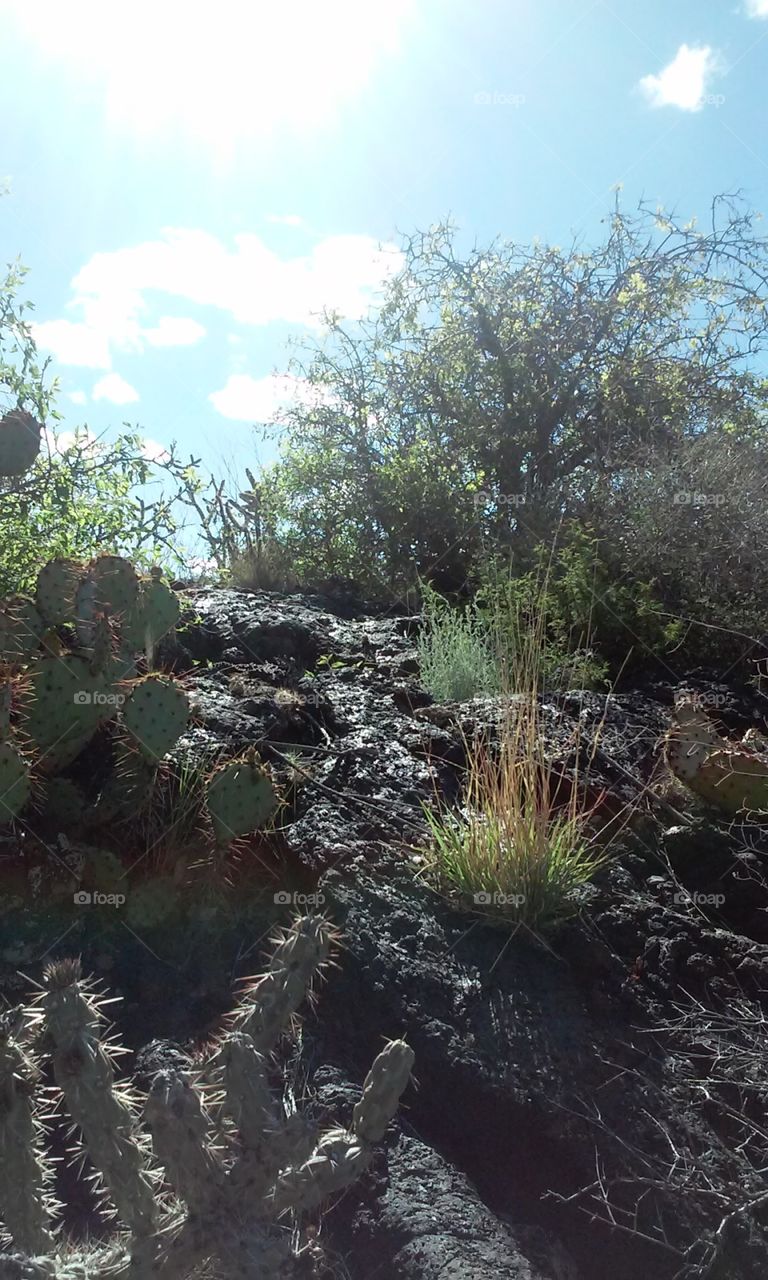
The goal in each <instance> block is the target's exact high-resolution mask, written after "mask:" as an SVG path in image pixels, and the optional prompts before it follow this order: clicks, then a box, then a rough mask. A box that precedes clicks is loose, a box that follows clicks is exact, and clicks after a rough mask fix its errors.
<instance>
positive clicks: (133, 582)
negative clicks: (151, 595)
mask: <svg viewBox="0 0 768 1280" xmlns="http://www.w3.org/2000/svg"><path fill="white" fill-rule="evenodd" d="M89 572H90V573H91V575H92V576H93V579H94V582H95V584H96V592H95V606H96V611H97V612H98V613H107V614H109V616H110V617H115V618H124V617H128V615H129V614H131V613H132V612H133V611H134V610H135V608H136V601H137V599H138V594H139V579H138V575H137V573H136V570H135V569H134V567H133V565H132V564H131V562H130V560H124V559H123V557H122V556H110V555H104V556H97V558H96V559H95V560H94V561H93V562H92V563H91V566H90V570H89Z"/></svg>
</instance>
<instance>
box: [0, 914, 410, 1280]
mask: <svg viewBox="0 0 768 1280" xmlns="http://www.w3.org/2000/svg"><path fill="white" fill-rule="evenodd" d="M332 937H333V934H332V930H331V929H330V927H329V925H328V923H327V922H326V921H324V920H322V919H320V918H318V917H305V918H303V919H299V920H297V921H296V922H295V923H294V925H293V926H292V927H291V929H289V930H288V931H287V932H286V933H285V934H283V935H281V936H280V937H279V938H278V939H277V940H276V946H275V950H274V953H273V956H272V960H271V962H270V965H269V969H268V971H267V973H265V974H264V975H263V977H261V978H257V979H254V980H252V981H251V982H250V983H249V984H248V985H247V987H246V989H245V990H244V992H243V994H242V995H241V997H240V1000H239V1003H238V1005H237V1008H236V1010H235V1018H234V1026H233V1028H232V1029H231V1030H229V1031H227V1032H225V1033H224V1034H223V1035H222V1037H221V1038H220V1040H219V1042H218V1044H216V1045H214V1047H213V1048H212V1049H209V1050H208V1051H207V1052H206V1054H205V1055H204V1057H203V1058H202V1059H201V1061H200V1064H199V1069H196V1070H194V1071H190V1072H183V1071H180V1070H178V1069H176V1068H170V1069H166V1070H163V1071H160V1072H158V1073H157V1075H156V1076H155V1079H154V1081H153V1083H152V1085H151V1087H150V1089H149V1093H148V1095H147V1096H146V1098H144V1099H143V1100H140V1099H139V1098H138V1097H137V1096H136V1094H135V1092H134V1091H131V1090H129V1089H127V1088H126V1087H125V1086H124V1085H122V1084H120V1083H118V1082H117V1080H116V1070H115V1064H114V1061H113V1058H114V1054H115V1050H114V1049H113V1048H112V1047H111V1046H110V1044H109V1042H106V1041H105V1040H104V1039H103V1032H104V1028H105V1018H104V1015H103V1014H102V1011H101V1006H102V1003H103V1001H102V998H101V997H100V996H99V995H98V994H97V992H96V990H95V988H94V987H93V985H92V984H90V983H88V982H86V981H85V980H84V979H83V976H82V973H81V969H80V963H79V961H77V960H61V961H59V962H57V963H54V964H52V965H49V966H48V968H47V969H46V972H45V975H44V981H43V989H42V991H41V992H40V994H39V996H37V997H36V999H35V1001H34V1003H33V1004H32V1005H31V1006H30V1007H29V1008H28V1009H26V1010H24V1011H23V1012H22V1013H21V1014H17V1013H13V1014H6V1015H0V1101H1V1102H2V1105H1V1106H0V1152H2V1155H3V1159H2V1161H0V1219H2V1222H3V1224H4V1226H5V1228H6V1231H7V1233H8V1235H9V1236H10V1240H11V1252H9V1253H6V1254H2V1253H0V1276H2V1277H3V1280H86V1278H87V1280H115V1278H116V1277H120V1278H121V1280H153V1278H154V1280H192V1278H193V1277H196V1276H198V1275H200V1274H203V1272H202V1268H203V1267H211V1268H212V1270H211V1274H215V1275H216V1276H220V1277H222V1280H251V1278H252V1277H256V1276H258V1277H259V1278H260V1280H287V1278H288V1277H289V1276H291V1275H292V1274H295V1271H294V1266H295V1264H296V1262H297V1260H298V1259H299V1258H301V1259H302V1262H303V1264H304V1267H305V1269H304V1271H303V1272H302V1274H304V1275H306V1274H307V1270H306V1263H307V1261H308V1257H309V1252H308V1250H307V1248H306V1247H305V1242H304V1241H303V1239H302V1234H301V1215H302V1214H303V1213H305V1212H307V1211H309V1210H312V1209H315V1208H316V1207H317V1206H318V1205H320V1204H322V1203H323V1201H324V1200H326V1199H327V1198H328V1197H329V1196H330V1195H332V1194H334V1193H335V1192H338V1191H342V1190H344V1189H345V1188H346V1187H348V1186H349V1185H350V1184H351V1183H353V1182H354V1181H355V1180H356V1179H357V1178H358V1177H359V1176H360V1174H361V1173H363V1172H364V1170H365V1169H366V1168H367V1166H368V1164H369V1163H370V1160H371V1156H372V1154H373V1149H374V1144H375V1143H378V1142H380V1141H381V1140H382V1139H383V1137H384V1135H385V1131H386V1128H387V1126H388V1124H389V1122H390V1121H391V1120H392V1118H393V1117H394V1115H395V1113H396V1111H397V1107H398V1105H399V1102H400V1098H401V1096H402V1094H403V1092H404V1090H405V1089H406V1087H407V1085H408V1082H409V1080H410V1075H411V1070H412V1067H413V1051H412V1050H411V1049H410V1047H409V1046H408V1045H407V1044H406V1043H405V1042H404V1041H403V1040H394V1041H392V1042H390V1043H389V1044H387V1045H386V1046H385V1047H384V1049H383V1050H382V1051H381V1053H380V1054H379V1055H378V1057H377V1058H376V1060H375V1062H374V1064H373V1066H372V1068H371V1070H370V1071H369V1073H368V1076H367V1077H366V1080H365V1083H364V1085H363V1090H362V1096H361V1098H360V1101H359V1102H358V1103H357V1105H356V1106H355V1108H354V1111H353V1114H352V1117H351V1123H350V1126H349V1128H337V1129H331V1130H329V1131H328V1132H326V1133H324V1134H320V1135H319V1136H318V1135H317V1134H316V1133H315V1131H314V1128H313V1127H312V1126H311V1125H310V1124H308V1123H307V1122H305V1121H304V1120H303V1118H302V1117H301V1116H299V1115H297V1114H295V1113H294V1114H290V1115H289V1114H286V1113H285V1112H284V1110H283V1107H282V1105H281V1101H280V1098H281V1095H282V1089H278V1090H276V1091H274V1092H273V1089H272V1087H271V1081H272V1078H273V1077H274V1074H275V1068H274V1060H273V1058H272V1057H271V1056H270V1055H271V1051H272V1048H273V1046H274V1045H275V1043H276V1041H277V1039H278V1038H279V1037H280V1036H281V1035H282V1034H283V1033H287V1032H289V1031H290V1030H291V1027H292V1025H293V1015H294V1013H295V1010H296V1008H297V1006H298V1004H299V1003H300V1001H301V1000H302V999H303V998H304V996H305V995H306V994H307V991H308V989H309V988H310V987H311V984H312V981H313V979H314V978H315V976H316V975H317V974H318V972H319V971H320V969H321V968H322V966H323V965H324V964H325V962H326V960H327V957H328V952H329V949H330V945H331V942H332ZM110 1003H111V1002H110ZM36 1029H39V1030H40V1031H42V1032H44V1035H42V1036H37V1035H35V1034H34V1032H35V1030H36ZM33 1043H34V1044H37V1045H39V1046H40V1045H44V1046H45V1047H46V1049H47V1050H48V1051H49V1052H50V1054H51V1059H52V1065H53V1075H54V1079H55V1082H56V1088H57V1090H58V1092H59V1093H60V1095H61V1100H62V1103H63V1106H64V1108H65V1109H66V1110H67V1111H68V1112H69V1115H70V1117H71V1119H72V1121H73V1126H74V1131H75V1133H76V1135H77V1139H78V1144H79V1146H80V1147H81V1150H82V1153H83V1155H84V1156H86V1157H87V1158H88V1160H89V1162H90V1164H91V1165H92V1166H93V1169H94V1170H95V1175H96V1178H97V1180H98V1182H99V1183H100V1186H101V1193H102V1197H103V1199H104V1201H105V1202H106V1203H107V1205H109V1206H111V1207H112V1209H113V1210H114V1213H115V1215H116V1216H117V1218H118V1220H119V1224H120V1227H121V1230H120V1232H119V1234H117V1235H116V1236H115V1238H114V1240H113V1241H111V1242H108V1243H106V1244H105V1243H100V1244H93V1243H89V1242H88V1241H87V1240H86V1241H83V1242H77V1241H73V1240H67V1239H64V1238H62V1237H61V1235H60V1234H59V1233H58V1232H57V1229H56V1216H57V1211H58V1206H57V1205H56V1204H55V1203H54V1201H53V1198H52V1196H51V1193H50V1186H51V1168H50V1164H49V1162H48V1160H47V1159H46V1156H45V1151H44V1140H45V1129H44V1127H43V1125H42V1123H41V1119H40V1116H41V1114H42V1107H43V1103H42V1101H40V1102H36V1101H35V1094H36V1092H37V1089H36V1086H37V1085H38V1083H39V1081H40V1078H41V1074H42V1073H41V1065H42V1064H41V1063H40V1061H39V1060H38V1057H37V1050H32V1049H31V1048H30V1047H29V1046H30V1044H33ZM202 1079H205V1080H206V1081H207V1082H208V1083H207V1085H206V1087H205V1088H204V1087H203V1086H202V1085H201V1083H200V1081H201V1080H202ZM211 1090H215V1092H211ZM45 1105H46V1107H47V1105H48V1104H47V1102H46V1104H45ZM206 1274H207V1272H206Z"/></svg>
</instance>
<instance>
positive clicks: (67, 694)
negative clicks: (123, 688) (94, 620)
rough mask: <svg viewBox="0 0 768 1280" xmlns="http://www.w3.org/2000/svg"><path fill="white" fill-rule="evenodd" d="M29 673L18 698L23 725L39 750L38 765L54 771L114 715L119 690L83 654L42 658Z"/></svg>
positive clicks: (72, 757) (72, 756)
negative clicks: (100, 675)
mask: <svg viewBox="0 0 768 1280" xmlns="http://www.w3.org/2000/svg"><path fill="white" fill-rule="evenodd" d="M28 674H29V686H28V688H26V689H25V690H24V691H23V692H22V696H21V698H20V703H21V710H22V715H23V716H24V721H23V728H24V731H25V732H26V733H27V734H28V735H29V737H30V738H32V739H33V741H34V742H35V744H36V745H37V747H38V749H39V751H40V762H39V763H40V767H41V769H42V770H43V771H44V772H48V773H50V772H55V771H56V770H57V769H60V768H63V767H64V765H65V764H69V763H70V762H71V761H72V760H74V758H75V756H76V755H78V753H79V752H80V751H81V750H82V748H83V746H84V745H85V744H86V742H87V741H88V740H89V738H92V737H93V735H94V733H95V732H96V730H97V729H98V728H99V726H100V725H102V724H106V722H107V721H109V720H111V719H112V718H113V716H114V715H115V714H116V713H117V710H118V707H119V703H120V695H119V694H118V692H117V690H116V689H115V688H114V687H113V686H112V685H111V684H110V683H109V682H108V681H105V680H104V678H103V677H99V676H97V675H94V674H93V672H92V671H91V668H90V664H89V662H88V661H87V660H86V659H85V658H80V657H73V656H70V655H67V656H65V657H60V658H41V659H39V660H38V661H37V662H36V663H35V664H34V666H32V667H31V668H30V669H29V673H28Z"/></svg>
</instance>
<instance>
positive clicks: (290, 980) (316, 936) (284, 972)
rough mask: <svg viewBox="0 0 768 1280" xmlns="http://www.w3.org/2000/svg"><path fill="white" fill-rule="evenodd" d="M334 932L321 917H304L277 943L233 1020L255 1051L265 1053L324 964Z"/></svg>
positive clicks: (285, 1027) (288, 1021)
mask: <svg viewBox="0 0 768 1280" xmlns="http://www.w3.org/2000/svg"><path fill="white" fill-rule="evenodd" d="M333 937H334V930H333V928H332V926H331V925H330V924H329V923H328V921H327V920H324V919H323V917H322V916H303V917H302V918H301V919H300V920H297V921H296V923H295V924H294V925H293V926H292V927H291V928H290V929H288V930H287V931H286V932H285V933H284V934H283V935H282V936H281V937H280V938H279V939H278V941H277V945H276V947H275V951H274V954H273V956H272V961H271V964H270V966H269V971H268V972H267V973H265V974H264V976H263V977H261V978H259V979H257V981H256V982H255V983H254V984H253V986H251V987H250V988H248V989H247V991H246V992H245V994H244V996H243V997H242V999H241V1002H240V1006H239V1009H238V1011H237V1014H236V1018H235V1026H236V1028H237V1030H240V1031H245V1032H246V1033H247V1034H248V1035H250V1036H251V1037H252V1039H253V1042H254V1044H255V1046H256V1048H257V1049H258V1050H259V1051H260V1052H262V1053H268V1052H269V1051H270V1050H271V1049H273V1048H274V1046H275V1045H276V1044H277V1041H278V1040H279V1038H280V1036H281V1034H282V1033H283V1031H286V1030H288V1028H289V1026H290V1021H291V1018H292V1017H293V1015H294V1014H295V1012H296V1010H297V1009H298V1008H299V1005H300V1004H301V1002H302V1000H304V998H305V996H306V994H307V990H308V988H309V986H310V983H311V982H312V979H313V978H314V977H315V975H316V974H317V973H318V972H319V971H320V969H321V968H322V966H323V965H324V964H325V963H326V961H327V959H328V955H329V952H330V948H331V942H332V941H333Z"/></svg>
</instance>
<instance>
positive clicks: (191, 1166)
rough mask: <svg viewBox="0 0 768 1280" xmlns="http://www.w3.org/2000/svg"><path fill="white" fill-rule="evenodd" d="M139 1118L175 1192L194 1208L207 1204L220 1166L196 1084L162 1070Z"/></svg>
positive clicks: (219, 1179) (220, 1180) (215, 1191)
mask: <svg viewBox="0 0 768 1280" xmlns="http://www.w3.org/2000/svg"><path fill="white" fill-rule="evenodd" d="M144 1119H145V1121H146V1124H147V1127H148V1129H149V1131H150V1133H151V1135H152V1146H153V1149H154V1152H155V1156H156V1157H157V1159H158V1161H159V1162H160V1164H161V1165H162V1166H163V1168H164V1170H165V1176H166V1178H167V1179H168V1181H169V1183H170V1184H171V1186H172V1187H173V1189H174V1191H175V1192H176V1194H177V1195H178V1196H179V1197H180V1199H182V1200H183V1201H184V1202H185V1203H186V1204H187V1205H188V1206H189V1208H190V1209H191V1210H193V1211H194V1212H196V1213H200V1212H204V1211H206V1210H207V1209H209V1208H210V1207H211V1206H212V1205H214V1204H215V1203H216V1201H217V1199H218V1196H219V1193H220V1191H221V1188H222V1186H223V1184H224V1172H223V1168H222V1165H221V1162H220V1160H219V1157H218V1155H217V1153H216V1152H215V1151H214V1149H213V1147H212V1144H211V1135H212V1126H211V1121H210V1118H209V1116H208V1114H207V1112H206V1110H205V1107H204V1105H203V1102H202V1099H201V1097H200V1093H199V1091H198V1089H197V1088H195V1087H194V1086H193V1085H192V1084H190V1082H189V1080H187V1079H186V1078H185V1077H184V1076H183V1075H182V1073H181V1072H179V1071H161V1072H160V1073H159V1074H158V1075H157V1076H156V1077H155V1079H154V1080H153V1082H152V1087H151V1089H150V1091H149V1096H148V1098H147V1102H146V1106H145V1108H144Z"/></svg>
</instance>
